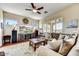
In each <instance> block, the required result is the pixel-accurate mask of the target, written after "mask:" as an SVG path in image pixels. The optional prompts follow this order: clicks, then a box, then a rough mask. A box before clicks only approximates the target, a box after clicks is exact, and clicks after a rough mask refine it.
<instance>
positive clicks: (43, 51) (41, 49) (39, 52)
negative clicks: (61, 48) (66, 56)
mask: <svg viewBox="0 0 79 59" xmlns="http://www.w3.org/2000/svg"><path fill="white" fill-rule="evenodd" d="M36 54H37V55H38V56H62V55H61V54H59V53H57V52H55V51H53V50H51V49H49V48H46V47H45V46H40V47H39V48H37V49H36Z"/></svg>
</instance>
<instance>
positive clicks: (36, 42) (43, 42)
mask: <svg viewBox="0 0 79 59" xmlns="http://www.w3.org/2000/svg"><path fill="white" fill-rule="evenodd" d="M46 44H47V39H44V40H40V39H37V38H35V39H30V40H29V46H32V47H33V48H34V51H36V48H38V47H39V46H40V45H46Z"/></svg>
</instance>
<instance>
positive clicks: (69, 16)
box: [43, 4, 79, 33]
mask: <svg viewBox="0 0 79 59" xmlns="http://www.w3.org/2000/svg"><path fill="white" fill-rule="evenodd" d="M57 18H63V20H64V28H63V32H65V33H74V32H76V33H78V32H79V4H72V5H71V6H68V7H66V8H64V9H63V10H60V11H59V12H57V13H55V14H52V15H50V16H48V17H47V18H46V20H44V21H43V22H45V23H48V22H49V23H51V21H52V20H53V19H57ZM73 19H74V20H75V19H78V28H70V29H69V28H67V23H68V21H69V20H73Z"/></svg>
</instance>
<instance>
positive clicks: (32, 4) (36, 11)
mask: <svg viewBox="0 0 79 59" xmlns="http://www.w3.org/2000/svg"><path fill="white" fill-rule="evenodd" d="M31 6H32V8H33V9H25V10H28V11H33V12H35V13H38V14H41V12H40V10H42V9H44V7H39V8H36V6H35V5H34V3H31ZM46 13H47V11H46Z"/></svg>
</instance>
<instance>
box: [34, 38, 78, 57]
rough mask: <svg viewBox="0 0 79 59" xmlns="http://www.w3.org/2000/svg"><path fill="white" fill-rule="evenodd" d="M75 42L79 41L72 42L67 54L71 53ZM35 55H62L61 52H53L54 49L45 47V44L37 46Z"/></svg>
mask: <svg viewBox="0 0 79 59" xmlns="http://www.w3.org/2000/svg"><path fill="white" fill-rule="evenodd" d="M77 38H78V37H77ZM78 39H79V38H78ZM78 39H77V40H78ZM77 43H79V41H75V42H74V43H73V47H72V48H71V49H70V50H69V52H68V54H67V55H72V52H73V50H74V47H76V45H77ZM36 55H37V56H63V55H62V54H60V53H58V52H55V51H54V50H51V49H50V48H47V47H45V46H40V47H39V48H37V50H36Z"/></svg>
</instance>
